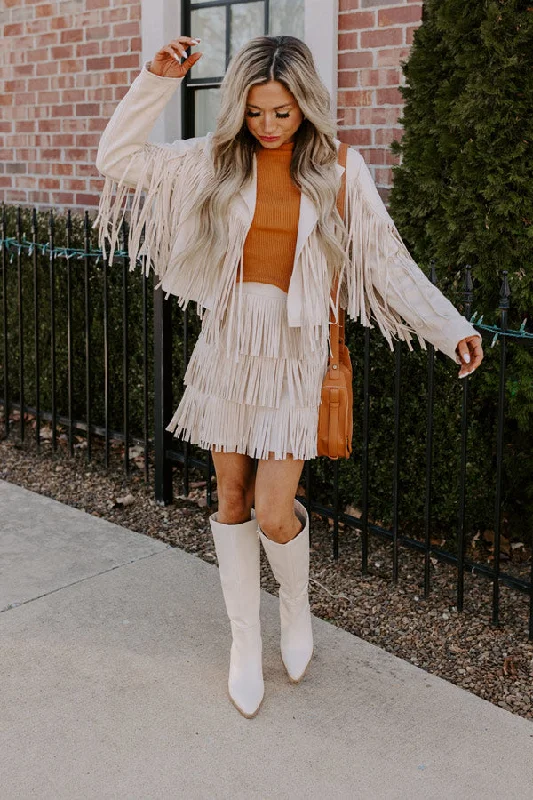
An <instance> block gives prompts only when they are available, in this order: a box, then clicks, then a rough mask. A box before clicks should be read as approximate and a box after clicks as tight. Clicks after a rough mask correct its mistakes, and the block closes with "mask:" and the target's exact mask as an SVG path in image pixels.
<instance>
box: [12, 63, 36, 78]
mask: <svg viewBox="0 0 533 800" xmlns="http://www.w3.org/2000/svg"><path fill="white" fill-rule="evenodd" d="M35 67H36V64H20V65H19V66H15V67H13V75H14V76H15V75H16V76H17V77H18V76H19V75H33V74H34V73H35Z"/></svg>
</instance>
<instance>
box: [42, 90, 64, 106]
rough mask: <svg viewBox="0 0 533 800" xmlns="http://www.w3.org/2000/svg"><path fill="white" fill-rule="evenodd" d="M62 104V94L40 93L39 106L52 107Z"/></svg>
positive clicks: (56, 92)
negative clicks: (53, 104)
mask: <svg viewBox="0 0 533 800" xmlns="http://www.w3.org/2000/svg"><path fill="white" fill-rule="evenodd" d="M60 102H61V92H58V91H54V92H40V93H39V105H51V104H52V103H57V104H59V103H60Z"/></svg>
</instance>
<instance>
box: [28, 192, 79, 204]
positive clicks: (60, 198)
mask: <svg viewBox="0 0 533 800" xmlns="http://www.w3.org/2000/svg"><path fill="white" fill-rule="evenodd" d="M33 202H39V201H33ZM50 202H51V203H52V204H53V205H57V206H62V205H64V206H72V205H73V204H74V195H73V194H71V193H70V192H52V194H51V195H50Z"/></svg>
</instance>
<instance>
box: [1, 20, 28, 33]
mask: <svg viewBox="0 0 533 800" xmlns="http://www.w3.org/2000/svg"><path fill="white" fill-rule="evenodd" d="M22 33H23V25H22V22H16V23H15V24H14V25H4V36H21V34H22Z"/></svg>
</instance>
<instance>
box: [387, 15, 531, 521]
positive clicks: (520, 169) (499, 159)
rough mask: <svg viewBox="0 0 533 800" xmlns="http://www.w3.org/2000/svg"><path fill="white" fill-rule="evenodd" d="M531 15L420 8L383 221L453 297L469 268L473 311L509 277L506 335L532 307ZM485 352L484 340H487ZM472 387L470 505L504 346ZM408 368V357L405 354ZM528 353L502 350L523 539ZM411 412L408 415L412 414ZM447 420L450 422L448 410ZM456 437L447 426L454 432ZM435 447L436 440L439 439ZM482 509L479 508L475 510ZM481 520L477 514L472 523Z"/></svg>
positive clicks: (489, 468) (492, 299)
mask: <svg viewBox="0 0 533 800" xmlns="http://www.w3.org/2000/svg"><path fill="white" fill-rule="evenodd" d="M532 66H533V13H532V7H531V5H530V4H529V3H528V2H520V0H473V1H472V2H468V3H464V2H462V0H426V2H425V3H424V10H423V21H422V25H421V26H420V28H418V29H417V31H416V33H415V37H414V43H413V47H412V49H411V52H410V56H409V60H408V62H407V63H405V64H404V65H403V72H404V75H405V78H406V85H405V86H404V87H402V88H401V91H402V94H403V96H404V99H405V105H404V110H403V116H402V117H401V119H400V122H401V123H402V124H403V127H404V134H403V137H402V140H401V141H400V142H394V143H393V144H392V145H391V149H392V151H393V152H394V153H396V154H397V155H401V161H400V164H398V165H397V166H395V167H394V168H393V169H394V188H393V190H392V193H391V198H390V212H391V214H392V216H393V218H394V220H395V223H396V225H397V227H398V229H399V231H400V233H401V235H402V237H403V239H404V241H405V243H406V245H407V246H408V248H409V250H410V252H411V253H412V255H413V257H414V258H415V259H416V261H417V262H418V263H419V265H420V266H422V267H427V265H428V264H429V262H430V260H431V259H435V261H436V263H437V264H438V265H439V276H440V278H441V280H443V281H444V285H445V287H446V289H447V291H445V293H447V294H448V296H450V297H451V299H452V300H453V299H454V296H455V297H457V296H458V295H457V291H458V290H459V289H460V283H459V280H458V278H459V276H460V271H461V268H462V267H464V265H466V264H470V265H471V266H472V267H473V270H472V272H473V277H474V298H475V299H474V304H473V309H474V310H475V311H477V312H479V313H484V314H485V316H486V317H487V318H489V319H491V320H496V319H497V313H498V312H497V309H498V305H499V291H500V284H501V278H502V271H503V270H507V271H508V279H509V285H510V289H511V308H510V311H509V316H508V327H510V328H518V327H519V326H520V324H521V323H522V321H523V320H524V318H528V323H527V326H528V329H529V330H531V309H532V305H533V282H532V279H531V278H532V274H533V272H532V271H533V181H532V179H531V178H532V158H531V152H532V147H531V145H532V140H533V115H532V113H531V109H532V108H533V70H532ZM489 342H490V339H489ZM485 351H486V358H485V361H484V363H483V364H482V366H481V368H480V370H479V371H478V374H477V375H476V376H475V379H474V386H475V389H474V391H473V399H472V411H471V416H472V423H471V432H472V435H473V434H474V432H475V438H474V439H473V447H474V449H475V450H476V452H478V453H479V452H483V453H484V454H485V456H486V459H487V460H486V461H485V464H484V466H480V465H479V464H478V465H477V466H476V465H474V464H473V463H471V464H470V467H469V470H470V478H471V479H472V480H473V479H474V477H475V479H476V480H475V482H473V483H472V486H473V487H474V491H475V494H476V496H477V495H481V497H483V498H485V501H484V502H486V504H487V508H490V505H491V500H490V496H489V495H487V494H486V487H488V486H492V485H493V483H494V477H493V474H494V469H495V451H494V447H488V446H487V443H488V442H489V441H494V439H493V435H494V426H495V407H496V398H497V393H498V381H499V360H498V357H497V355H499V351H500V346H499V345H498V346H497V347H496V348H495V350H494V351H492V352H487V347H486V348H485ZM411 358H412V356H411ZM532 388H533V351H532V350H531V348H527V347H526V346H525V343H524V342H522V343H518V342H513V343H512V344H510V345H509V348H508V367H507V373H506V393H505V396H506V430H505V442H506V446H505V451H504V457H505V461H506V468H507V469H506V473H507V475H508V478H507V482H508V484H509V488H508V491H506V492H504V510H505V511H506V512H507V516H508V517H509V518H511V517H513V518H514V519H515V520H519V523H518V527H519V528H522V529H527V528H529V527H530V524H529V523H528V522H526V520H527V519H531V516H532V511H533V503H532V501H533V491H532V488H531V480H530V475H531V474H532V471H533V458H532V457H531V455H530V454H531V452H533V392H532ZM408 413H409V412H408ZM448 414H449V415H450V416H449V417H448V420H449V421H451V420H452V419H453V415H452V411H451V408H450V407H448ZM452 430H453V426H452ZM439 444H441V441H440V440H439ZM482 505H483V502H482V503H481V504H480V512H481V511H482ZM483 516H484V515H483V514H482V513H481V514H480V515H477V514H474V520H475V524H480V522H481V518H482V517H483Z"/></svg>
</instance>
